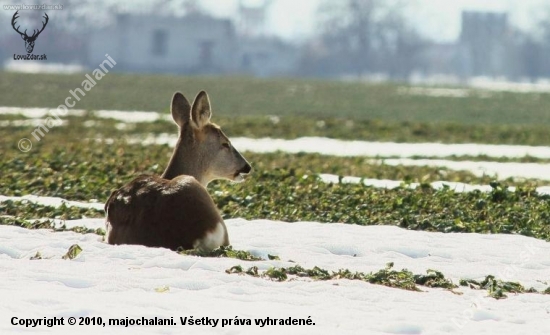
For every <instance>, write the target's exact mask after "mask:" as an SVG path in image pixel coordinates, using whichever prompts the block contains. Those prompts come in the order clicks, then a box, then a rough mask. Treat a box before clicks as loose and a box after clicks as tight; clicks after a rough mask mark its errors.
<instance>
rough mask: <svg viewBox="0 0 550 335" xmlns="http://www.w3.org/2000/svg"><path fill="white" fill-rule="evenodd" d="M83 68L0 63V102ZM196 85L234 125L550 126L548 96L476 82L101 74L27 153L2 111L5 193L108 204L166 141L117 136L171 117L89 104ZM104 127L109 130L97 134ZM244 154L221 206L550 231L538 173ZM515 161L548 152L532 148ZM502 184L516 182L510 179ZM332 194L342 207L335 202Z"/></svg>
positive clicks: (167, 127)
mask: <svg viewBox="0 0 550 335" xmlns="http://www.w3.org/2000/svg"><path fill="white" fill-rule="evenodd" d="M82 78H83V76H82V75H69V76H65V75H23V74H12V73H2V75H1V76H0V101H1V103H0V105H4V106H18V107H21V108H22V109H23V108H25V107H55V106H57V105H58V104H59V103H60V101H61V102H62V101H63V100H64V99H65V97H66V96H68V90H70V89H74V88H76V87H79V86H80V81H81V80H82ZM23 88H24V89H23ZM199 89H206V90H207V91H208V92H209V93H210V97H211V100H212V103H213V109H214V117H213V120H214V121H215V122H217V123H219V124H220V125H221V126H222V127H223V129H224V130H225V131H226V132H227V133H228V134H229V135H230V136H248V137H275V138H297V137H301V136H328V137H333V138H341V139H359V140H373V141H400V142H420V141H440V142H447V143H461V142H477V143H497V144H498V143H506V144H537V145H545V144H548V143H550V138H549V135H548V134H549V132H548V131H547V129H546V128H547V127H548V126H550V125H548V123H549V121H550V114H549V113H547V112H546V109H547V106H550V95H548V94H535V93H522V94H519V93H492V96H491V97H483V98H482V97H481V95H479V94H478V93H476V91H472V95H471V96H470V97H467V98H449V97H441V98H433V97H417V96H407V95H403V94H398V85H394V84H391V85H390V84H383V85H374V84H351V83H340V82H323V81H307V80H290V79H276V80H258V79H250V78H209V77H202V78H200V77H197V78H192V77H191V78H189V77H187V78H183V77H170V76H143V75H140V76H138V75H120V74H109V75H108V76H107V77H105V78H104V79H103V80H102V81H101V82H100V83H98V85H97V87H95V88H94V89H93V90H92V91H90V92H89V93H88V94H87V95H86V96H85V97H83V98H82V101H81V102H80V103H79V104H78V105H77V106H75V108H80V109H86V110H88V113H86V114H85V115H84V116H70V117H68V118H67V119H66V120H67V121H68V124H67V125H65V126H62V127H54V128H52V129H50V131H49V132H48V133H47V134H46V135H45V137H44V138H43V139H41V140H40V141H39V142H36V143H35V145H34V147H33V149H32V151H30V152H29V153H22V152H20V151H19V150H17V141H18V140H19V139H20V138H22V137H29V134H30V132H31V131H32V130H33V129H34V127H33V126H29V125H21V124H17V123H16V121H17V120H21V119H24V117H23V116H21V115H7V114H6V115H0V121H2V122H4V123H5V124H4V126H3V127H2V128H1V131H2V140H1V142H0V150H1V151H2V160H1V161H0V171H2V174H1V175H0V194H2V195H7V196H20V195H26V194H34V195H41V196H56V197H62V198H65V199H70V200H80V201H88V200H95V201H100V202H104V201H105V200H106V199H107V197H108V196H109V194H110V192H111V191H112V190H114V189H116V188H118V187H120V186H122V185H123V184H124V183H126V182H128V181H129V180H131V179H132V178H133V176H135V175H137V174H139V173H161V172H162V170H163V168H164V166H165V164H166V163H167V161H168V159H169V157H170V154H171V150H172V149H171V148H169V147H168V146H167V145H149V146H141V145H138V144H129V143H127V142H126V141H124V139H125V138H128V137H132V136H133V137H135V136H143V135H145V134H151V133H152V134H161V133H171V134H175V133H176V132H177V130H176V127H175V125H174V124H173V123H172V122H171V121H166V120H159V121H155V122H151V123H137V124H133V126H131V127H130V126H129V127H125V128H120V127H118V126H117V125H118V124H119V123H120V121H115V120H109V119H101V118H99V117H97V116H96V115H95V114H94V110H98V109H121V110H153V111H158V112H161V113H166V114H167V115H168V105H169V101H170V98H171V95H172V93H173V92H174V91H176V90H180V91H183V92H185V93H186V94H187V95H188V96H189V97H192V96H193V95H194V94H195V93H196V92H197V91H198V90H199ZM478 95H479V96H478ZM274 116H276V117H277V118H274ZM129 121H131V120H129ZM90 122H93V125H92V126H90V124H89V123H90ZM87 123H88V124H87ZM474 123H475V124H474ZM105 139H111V140H114V142H113V143H111V144H106V143H105V141H104V140H105ZM246 157H247V158H248V160H249V161H250V162H251V163H252V165H253V166H254V173H253V175H252V176H251V177H250V178H249V180H248V181H247V182H245V183H242V184H231V183H227V182H223V181H222V182H215V183H213V184H212V185H211V186H210V191H211V194H213V197H214V200H215V201H216V203H217V204H218V206H219V208H220V210H221V211H222V213H223V215H224V217H226V218H230V217H245V218H269V219H277V220H286V221H304V220H316V221H320V222H346V223H351V224H360V225H371V224H392V225H399V226H401V227H406V228H409V229H422V230H430V231H441V232H453V231H454V232H456V231H462V232H487V233H489V232H490V233H518V234H524V235H528V236H535V237H538V238H542V239H546V240H550V229H549V225H548V219H549V217H548V215H549V214H548V213H550V211H549V206H550V198H549V197H547V196H542V195H538V194H537V193H536V191H535V190H534V187H536V186H540V185H545V182H544V181H539V180H531V179H528V180H521V179H518V180H516V179H508V180H506V181H504V182H503V183H493V191H492V192H489V193H482V192H470V193H455V192H454V191H452V190H450V189H443V190H434V189H432V188H431V187H430V186H429V184H428V183H429V182H432V181H437V180H446V181H456V182H464V183H471V184H489V183H491V182H492V177H491V176H482V177H476V176H475V175H473V174H472V173H470V172H468V171H451V170H446V169H443V168H434V167H422V166H421V167H407V166H387V165H384V164H379V163H377V162H373V161H372V160H371V159H370V158H368V157H363V158H361V157H330V156H323V155H319V154H288V153H281V152H279V153H271V154H253V153H247V154H246ZM449 159H455V160H460V159H470V160H495V161H498V160H500V161H503V160H504V161H510V160H511V159H505V158H503V159H499V158H492V159H491V158H488V157H449ZM512 160H513V159H512ZM515 160H517V161H547V160H544V159H535V158H529V157H525V158H520V159H515ZM320 173H333V174H337V175H355V176H361V177H367V178H376V179H391V180H403V181H404V183H405V184H403V187H400V188H397V189H393V190H388V189H380V188H373V187H366V186H363V185H360V184H326V183H323V182H320V181H319V180H318V179H317V177H316V176H317V175H318V174H320ZM409 182H419V183H422V185H423V186H422V187H420V188H417V189H415V190H412V189H409V188H407V186H406V183H409ZM505 185H513V186H518V188H517V189H516V190H515V191H509V190H507V189H506V188H505V187H504V186H505ZM334 203H340V204H345V205H343V206H336V207H335V206H333V204H334ZM103 215H104V213H103V212H102V211H96V210H84V209H78V208H71V207H61V208H53V207H48V206H41V205H36V204H28V203H17V202H13V201H8V202H4V203H1V204H0V223H4V224H18V225H24V226H28V227H44V226H48V225H49V223H48V221H40V222H39V221H33V219H37V218H50V219H53V218H62V219H74V218H80V217H102V216H103Z"/></svg>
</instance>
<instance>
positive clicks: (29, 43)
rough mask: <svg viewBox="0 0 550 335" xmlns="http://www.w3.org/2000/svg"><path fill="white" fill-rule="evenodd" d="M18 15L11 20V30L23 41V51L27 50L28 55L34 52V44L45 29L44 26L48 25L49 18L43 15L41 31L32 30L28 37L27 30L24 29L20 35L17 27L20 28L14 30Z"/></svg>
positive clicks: (14, 15)
mask: <svg viewBox="0 0 550 335" xmlns="http://www.w3.org/2000/svg"><path fill="white" fill-rule="evenodd" d="M18 13H19V11H17V12H15V14H13V18H12V19H11V26H12V27H13V30H15V31H16V32H17V33H18V34H19V35H21V38H22V39H23V40H24V41H25V49H27V54H30V53H32V51H33V50H34V42H35V41H36V39H37V38H38V36H40V33H41V32H42V31H44V28H46V25H47V24H48V20H49V19H50V18H49V17H48V14H46V13H44V16H43V18H45V19H46V22H42V29H40V30H38V31H37V30H36V29H34V30H33V34H32V35H31V36H29V35H27V29H25V32H24V33H22V32H21V31H19V27H21V26H17V28H15V25H16V22H15V21H16V20H17V19H18V18H19V16H17V14H18Z"/></svg>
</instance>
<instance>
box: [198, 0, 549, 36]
mask: <svg viewBox="0 0 550 335" xmlns="http://www.w3.org/2000/svg"><path fill="white" fill-rule="evenodd" d="M333 1H339V0H333ZM198 2H199V3H200V4H201V5H202V6H203V7H204V8H206V9H208V11H209V12H211V13H212V14H215V15H216V16H230V15H234V14H235V13H236V10H237V8H238V3H239V0H199V1H198ZM243 2H244V3H247V4H252V5H253V4H258V3H262V2H263V0H243ZM404 2H405V3H407V11H408V13H409V14H408V15H409V16H410V17H411V19H412V22H413V23H414V24H415V25H416V27H417V28H418V29H419V30H420V31H421V32H422V33H424V34H426V35H427V36H428V37H431V38H433V39H436V40H438V41H452V40H454V39H456V38H457V37H458V35H459V33H460V13H461V11H462V10H465V9H470V10H488V11H499V12H505V11H506V12H509V13H510V20H511V21H512V24H514V25H517V26H520V27H521V28H524V29H533V28H534V25H535V23H536V22H537V21H538V20H539V19H540V18H541V16H542V15H544V13H550V1H548V0H408V1H404ZM318 4H319V0H274V1H273V2H272V4H271V7H270V11H269V19H268V27H267V28H268V29H269V30H270V31H273V32H274V33H275V34H277V35H279V36H283V37H288V38H303V37H307V36H310V35H311V34H313V33H314V32H315V28H316V27H315V19H314V16H315V12H316V9H317V6H318Z"/></svg>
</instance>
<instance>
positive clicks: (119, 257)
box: [0, 219, 550, 334]
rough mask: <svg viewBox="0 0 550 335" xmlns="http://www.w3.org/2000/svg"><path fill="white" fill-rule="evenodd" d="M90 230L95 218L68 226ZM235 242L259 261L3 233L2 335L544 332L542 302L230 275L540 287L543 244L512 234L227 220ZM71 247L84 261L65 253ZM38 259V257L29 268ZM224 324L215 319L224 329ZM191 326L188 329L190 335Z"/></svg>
mask: <svg viewBox="0 0 550 335" xmlns="http://www.w3.org/2000/svg"><path fill="white" fill-rule="evenodd" d="M72 224H75V225H86V226H89V227H92V228H95V227H98V226H102V225H103V220H101V219H88V220H80V222H74V223H72ZM227 225H228V229H229V234H230V237H231V240H232V244H233V246H234V247H235V248H236V249H239V250H248V251H250V252H251V253H253V254H255V255H257V256H261V257H263V258H266V259H267V255H268V254H272V255H277V256H279V257H280V259H281V261H256V262H245V261H239V260H235V259H228V258H200V257H194V256H182V255H178V254H177V253H174V252H172V251H169V250H166V249H159V248H146V247H142V246H110V245H107V244H105V243H103V242H102V241H101V237H99V236H97V235H94V234H87V235H81V234H76V233H72V232H63V233H53V232H50V231H46V230H26V229H23V228H17V227H7V226H0V269H1V270H2V273H3V275H2V278H3V279H2V280H1V281H0V296H2V297H3V299H2V300H3V304H2V305H0V314H1V315H2V319H4V321H3V322H2V323H1V324H0V333H1V334H16V333H21V334H26V333H37V334H40V333H55V334H59V333H74V332H79V333H80V332H84V333H89V334H93V333H98V332H99V331H100V330H99V329H98V328H99V327H98V326H86V327H85V326H78V327H77V326H69V325H65V326H57V327H53V328H46V327H36V328H25V327H24V326H17V327H16V326H12V325H11V324H10V323H8V320H9V319H11V318H12V317H20V318H32V317H36V318H43V317H48V318H49V317H65V319H66V320H67V318H68V317H71V316H74V317H77V318H78V317H102V318H103V320H108V319H109V318H119V319H120V318H126V317H128V318H141V317H146V318H154V317H158V318H171V317H173V318H174V320H175V322H176V323H177V325H175V326H141V327H139V326H133V327H129V328H124V327H121V326H117V327H114V326H113V327H109V326H107V327H109V329H108V330H107V331H105V330H101V332H102V333H103V332H105V333H112V332H116V333H121V334H152V333H155V334H182V333H189V334H279V333H281V332H290V333H292V334H335V333H336V334H497V333H498V334H547V333H548V330H550V328H549V326H550V296H548V295H538V294H520V295H517V296H513V295H511V296H509V298H508V299H505V300H495V299H492V298H488V297H487V296H486V291H475V290H471V289H467V288H459V289H457V291H459V292H462V293H463V294H462V295H457V294H453V293H451V292H449V291H446V290H442V289H425V288H423V291H424V292H411V291H405V290H401V289H397V288H388V287H385V286H379V285H371V284H367V283H364V282H359V281H350V280H331V281H326V282H321V281H311V280H306V279H296V280H293V281H288V282H282V283H280V282H274V281H270V280H267V279H263V278H253V277H246V276H241V275H237V274H231V275H229V274H226V273H225V270H226V269H228V268H230V267H232V266H234V265H237V264H242V265H243V267H246V268H248V267H250V266H253V265H255V266H258V268H259V269H260V270H266V269H268V268H269V267H271V266H278V267H279V266H292V265H294V263H290V262H288V260H293V261H294V262H296V263H297V264H300V265H302V266H304V267H314V266H319V267H322V268H326V269H330V270H338V269H341V268H347V269H350V270H353V271H365V272H369V271H377V270H379V269H381V268H383V267H384V266H385V264H386V263H387V262H394V263H395V268H396V269H401V268H407V269H409V270H412V271H413V272H415V273H423V272H424V271H425V270H427V269H431V268H436V269H438V270H440V271H442V272H443V273H444V274H445V275H446V276H448V277H450V278H451V279H453V281H454V282H455V283H456V282H457V281H458V279H459V278H482V277H483V276H485V275H486V274H487V273H493V274H495V275H498V276H499V277H501V278H503V279H505V280H513V281H519V282H521V283H523V284H524V285H525V286H527V287H530V286H533V287H535V288H538V289H541V288H543V286H544V285H542V284H541V283H540V282H538V281H537V279H543V278H546V279H548V274H549V273H550V244H548V243H546V242H544V241H540V240H536V239H533V238H527V237H523V236H511V235H478V234H441V233H427V232H418V231H407V230H403V229H399V228H396V227H389V226H369V227H361V226H356V225H344V224H337V223H335V224H319V223H314V222H300V223H284V222H273V221H264V220H257V221H245V220H242V219H233V220H228V222H227ZM72 244H78V245H79V246H80V247H81V248H82V249H83V251H82V253H81V254H80V255H79V256H77V257H76V258H75V259H74V260H63V259H61V256H62V255H64V254H65V253H66V252H67V249H68V248H69V247H70V246H71V245H72ZM37 252H40V253H41V255H42V257H43V259H41V260H30V257H32V256H34V255H35V254H36V253H37ZM185 316H187V317H190V316H193V317H194V318H195V319H196V318H202V317H209V318H218V319H235V318H236V317H238V318H240V319H250V320H251V322H252V325H249V326H247V325H245V326H243V325H238V326H234V325H232V326H227V325H226V326H225V327H223V328H222V327H221V324H218V325H217V326H216V327H212V326H182V325H180V324H179V317H185ZM266 317H270V318H283V319H285V318H288V317H293V318H304V319H307V318H308V317H311V320H313V322H314V323H315V325H310V326H265V327H259V326H256V325H254V320H255V319H265V318H266ZM220 322H221V321H220ZM189 328H191V329H189Z"/></svg>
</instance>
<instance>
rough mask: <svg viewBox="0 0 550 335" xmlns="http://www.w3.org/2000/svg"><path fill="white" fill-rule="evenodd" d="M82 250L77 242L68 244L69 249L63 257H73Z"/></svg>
mask: <svg viewBox="0 0 550 335" xmlns="http://www.w3.org/2000/svg"><path fill="white" fill-rule="evenodd" d="M81 252H82V248H81V247H80V246H79V245H78V244H73V245H71V246H70V248H69V250H68V251H67V253H66V254H65V255H63V257H61V258H63V259H75V258H76V257H77V256H78V255H79V254H80V253H81Z"/></svg>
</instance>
